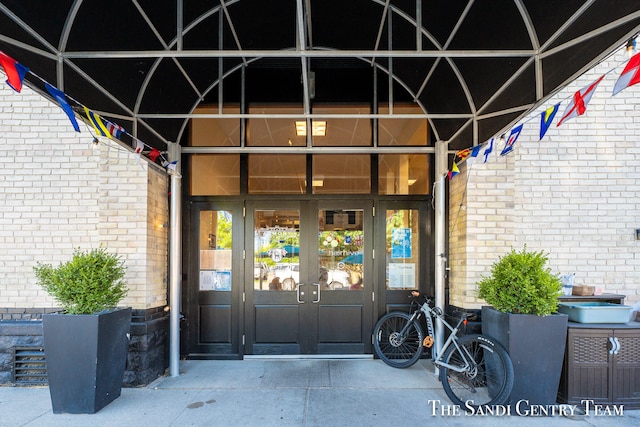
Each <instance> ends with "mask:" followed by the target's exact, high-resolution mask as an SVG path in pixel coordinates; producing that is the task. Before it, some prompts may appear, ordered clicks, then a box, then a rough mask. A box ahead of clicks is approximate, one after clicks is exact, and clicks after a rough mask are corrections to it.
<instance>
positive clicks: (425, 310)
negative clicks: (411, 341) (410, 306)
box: [401, 298, 473, 372]
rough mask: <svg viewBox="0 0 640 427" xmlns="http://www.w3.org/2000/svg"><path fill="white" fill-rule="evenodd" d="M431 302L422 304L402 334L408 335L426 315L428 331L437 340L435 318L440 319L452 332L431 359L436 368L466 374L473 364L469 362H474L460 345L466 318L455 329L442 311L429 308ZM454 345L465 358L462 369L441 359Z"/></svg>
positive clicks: (426, 300)
mask: <svg viewBox="0 0 640 427" xmlns="http://www.w3.org/2000/svg"><path fill="white" fill-rule="evenodd" d="M429 302H430V301H429V300H428V299H426V298H425V301H424V303H422V304H420V309H419V310H416V311H414V312H413V314H412V315H411V319H410V320H409V322H407V325H406V326H405V327H404V328H403V330H402V331H401V333H402V334H403V335H404V334H405V333H406V330H407V329H408V328H409V325H411V323H412V322H418V321H419V319H420V317H422V315H423V314H424V316H425V318H426V319H425V320H426V322H427V331H428V332H427V333H428V334H429V335H430V336H432V337H434V338H435V328H434V327H433V318H436V319H438V320H439V321H440V322H442V324H443V325H444V326H445V327H446V328H447V329H448V330H449V331H450V334H449V337H448V338H447V340H446V341H445V342H444V344H443V345H442V348H441V349H440V352H439V354H438V352H437V349H436V351H434V350H432V353H431V358H432V360H433V363H434V364H435V365H436V366H443V367H446V368H447V369H451V370H452V371H456V372H464V371H466V370H468V369H469V367H470V366H471V363H469V360H473V357H472V356H471V354H469V352H468V351H467V349H466V348H464V347H460V346H459V345H458V331H459V330H460V325H461V324H463V323H465V320H466V318H465V317H464V316H463V317H462V318H461V319H460V320H459V321H458V324H457V325H456V326H455V327H454V326H451V325H450V324H449V323H448V322H447V321H446V320H445V319H444V315H443V314H442V313H441V312H440V310H438V311H436V310H434V309H432V308H431V307H429ZM452 344H453V345H454V346H455V347H456V348H457V349H458V351H459V352H460V354H461V355H463V357H464V366H462V367H460V366H455V365H450V364H448V363H445V362H444V361H442V360H441V357H442V355H443V354H444V353H445V351H446V349H447V348H449V346H450V345H452Z"/></svg>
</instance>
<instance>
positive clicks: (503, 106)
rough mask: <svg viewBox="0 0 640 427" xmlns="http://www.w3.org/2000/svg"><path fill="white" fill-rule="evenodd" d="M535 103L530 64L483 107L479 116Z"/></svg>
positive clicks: (534, 79) (534, 85)
mask: <svg viewBox="0 0 640 427" xmlns="http://www.w3.org/2000/svg"><path fill="white" fill-rule="evenodd" d="M535 102H536V75H535V69H534V66H533V64H531V65H529V66H528V67H527V68H526V69H525V70H524V71H523V72H522V73H521V74H520V75H518V76H517V77H516V78H515V79H514V80H513V81H512V82H511V83H510V84H509V86H508V88H507V89H506V90H503V91H502V92H501V93H499V94H497V95H496V98H495V99H494V100H493V101H491V102H490V103H489V104H487V105H483V106H482V108H481V110H480V114H482V115H486V114H491V113H494V112H499V111H503V110H507V109H510V108H517V107H518V106H521V105H532V104H534V103H535Z"/></svg>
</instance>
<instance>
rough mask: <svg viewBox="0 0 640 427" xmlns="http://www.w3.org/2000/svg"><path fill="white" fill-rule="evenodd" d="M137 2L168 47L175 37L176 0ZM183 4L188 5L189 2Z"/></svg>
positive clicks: (139, 0) (144, 0)
mask: <svg viewBox="0 0 640 427" xmlns="http://www.w3.org/2000/svg"><path fill="white" fill-rule="evenodd" d="M109 1H111V0H109ZM137 2H138V4H139V5H140V6H141V7H142V9H143V10H144V13H145V14H146V15H147V17H148V18H149V20H150V21H151V23H152V24H153V27H154V28H155V29H156V31H158V33H159V34H160V36H161V37H162V39H163V40H164V42H165V43H166V44H167V45H170V44H171V42H172V41H173V40H175V39H176V37H177V33H176V22H177V19H178V15H177V14H178V8H177V4H176V0H163V1H161V2H160V1H158V0H137ZM185 3H189V1H186V2H185Z"/></svg>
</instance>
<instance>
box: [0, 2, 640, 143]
mask: <svg viewBox="0 0 640 427" xmlns="http://www.w3.org/2000/svg"><path fill="white" fill-rule="evenodd" d="M639 30H640V3H638V2H636V1H628V0H586V1H585V0H562V1H541V0H491V1H478V0H468V1H462V0H460V1H451V0H437V1H430V0H349V1H345V0H321V1H320V0H315V1H314V0H269V1H264V0H230V1H214V0H188V1H186V0H171V1H161V2H159V1H156V0H110V1H108V2H107V1H98V0H53V1H47V2H38V4H37V7H36V5H34V2H29V1H24V0H7V1H2V2H1V3H0V50H2V51H4V52H5V53H7V54H8V55H10V56H12V57H13V58H14V59H16V60H17V61H18V62H20V63H22V64H23V65H25V66H27V67H29V68H30V69H31V70H32V72H33V73H34V74H36V75H37V76H39V77H41V78H42V79H43V80H46V81H47V82H49V83H51V84H52V85H54V86H57V87H58V88H59V89H61V90H63V91H64V92H65V93H66V94H67V95H69V96H70V97H71V98H73V99H74V100H77V101H78V102H79V103H82V104H83V105H86V106H88V107H89V108H90V109H92V110H94V111H95V112H97V113H98V114H100V115H102V116H104V117H106V118H108V119H111V120H113V121H115V122H116V123H119V124H121V125H122V126H123V127H124V128H125V129H126V130H127V131H128V132H130V133H131V134H132V135H134V136H136V137H138V138H139V139H141V140H143V141H144V142H145V143H147V144H149V145H151V146H154V147H156V148H158V149H160V150H164V149H166V146H167V143H169V142H179V143H182V144H184V143H185V140H186V134H187V132H188V123H189V120H190V119H191V118H192V117H194V110H195V108H196V107H197V106H198V105H200V104H201V103H208V104H213V105H218V106H219V107H220V108H219V110H218V112H217V113H214V114H210V115H207V116H205V117H212V118H213V117H233V116H230V115H228V114H225V112H224V111H223V110H222V105H225V104H228V103H233V104H237V105H242V106H248V105H251V104H252V103H255V102H273V103H278V102H297V103H300V105H302V106H303V111H304V114H303V117H304V118H307V119H310V118H312V117H313V104H314V102H353V101H358V102H360V101H365V102H370V103H371V105H372V106H373V105H374V104H377V103H379V102H380V103H389V104H390V105H392V104H393V103H396V102H407V101H408V102H415V103H417V104H418V105H419V106H420V107H421V109H422V111H423V112H424V117H425V118H427V119H428V121H429V124H430V128H431V132H432V135H433V139H434V140H435V141H446V142H447V143H448V146H449V149H450V150H457V149H461V148H466V147H469V146H471V145H476V144H479V143H482V142H484V141H486V140H487V139H489V138H490V137H492V136H494V135H496V134H497V133H499V132H502V131H504V130H505V129H507V128H508V127H509V126H510V125H511V124H513V123H515V122H516V121H517V120H519V119H521V118H522V117H524V116H525V115H526V114H527V113H528V112H529V111H531V110H532V109H533V108H535V107H536V106H538V105H540V104H541V103H542V102H544V100H545V99H546V98H548V97H549V96H551V95H553V94H554V93H555V92H557V91H558V90H559V89H561V88H562V87H563V86H566V85H567V84H568V83H570V82H571V81H572V80H573V79H575V78H576V77H577V76H579V75H580V74H581V73H583V72H585V71H586V70H587V69H589V68H590V67H592V66H593V65H594V64H595V63H597V62H598V61H599V60H601V59H602V58H604V57H605V56H606V55H608V54H609V53H610V52H611V51H612V50H614V49H616V48H619V47H620V46H622V45H623V44H624V43H625V42H626V41H627V40H628V39H629V38H631V37H634V36H635V35H636V34H637V32H638V31H639ZM26 80H27V82H28V84H29V85H30V86H31V87H34V88H35V89H36V90H40V91H41V92H42V93H43V94H46V92H45V91H44V90H43V82H42V81H41V80H40V79H38V78H35V76H33V75H27V77H26ZM373 111H374V113H373V114H372V115H371V116H372V117H382V115H378V114H375V111H376V110H375V109H374V110H373ZM236 116H238V117H239V118H240V117H245V118H247V117H251V116H250V115H248V114H246V109H245V110H244V111H241V114H237V115H236ZM389 116H394V112H393V109H391V111H390V112H389V113H386V115H385V117H389ZM395 116H396V117H398V115H397V114H395ZM199 117H202V115H200V116H199Z"/></svg>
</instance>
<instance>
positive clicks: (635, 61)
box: [613, 53, 640, 95]
mask: <svg viewBox="0 0 640 427" xmlns="http://www.w3.org/2000/svg"><path fill="white" fill-rule="evenodd" d="M636 83H640V53H636V54H635V55H633V56H632V57H631V59H630V60H629V62H627V65H626V66H625V67H624V70H622V74H620V77H618V80H617V81H616V84H615V86H614V87H613V95H616V94H617V93H618V92H620V91H621V90H623V89H626V88H628V87H629V86H633V85H634V84H636Z"/></svg>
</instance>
